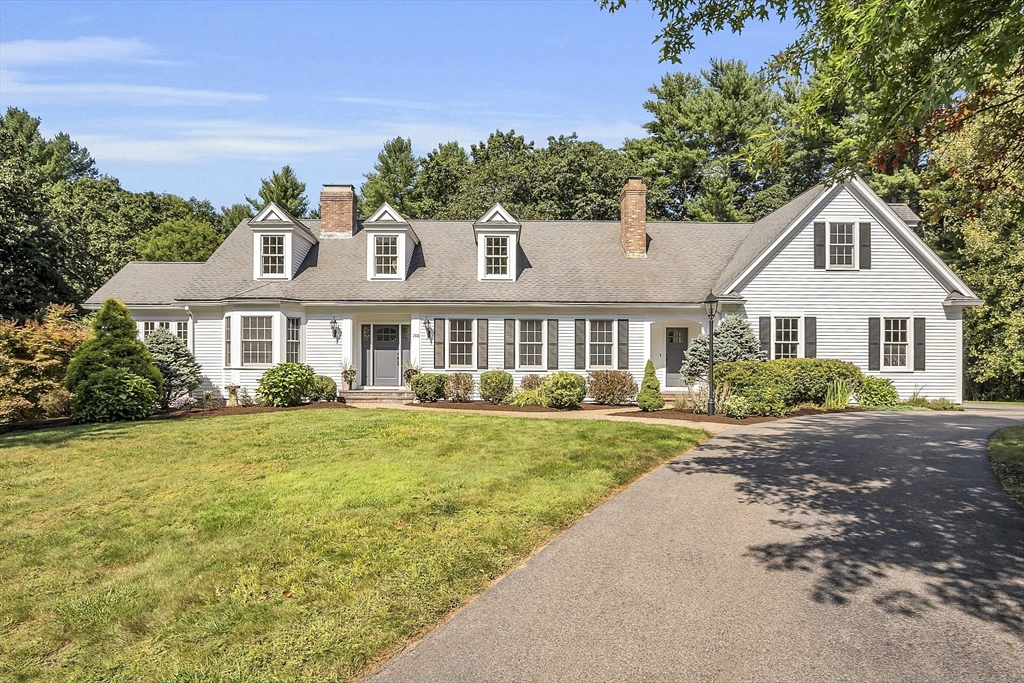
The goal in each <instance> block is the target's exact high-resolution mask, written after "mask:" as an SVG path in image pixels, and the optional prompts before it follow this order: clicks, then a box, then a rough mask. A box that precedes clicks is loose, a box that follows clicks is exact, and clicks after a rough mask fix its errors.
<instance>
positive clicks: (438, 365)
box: [434, 318, 444, 370]
mask: <svg viewBox="0 0 1024 683" xmlns="http://www.w3.org/2000/svg"><path fill="white" fill-rule="evenodd" d="M434 369H435V370H444V318H434Z"/></svg>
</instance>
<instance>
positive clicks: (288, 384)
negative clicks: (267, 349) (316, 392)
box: [256, 363, 314, 407]
mask: <svg viewBox="0 0 1024 683" xmlns="http://www.w3.org/2000/svg"><path fill="white" fill-rule="evenodd" d="M313 377H314V374H313V368H311V367H309V366H308V365H303V364H302V363H281V364H279V365H275V366H274V367H272V368H270V369H269V370H267V371H266V372H264V373H263V376H262V377H260V384H259V386H258V387H257V388H256V401H257V402H258V403H260V404H261V405H265V406H277V407H284V406H297V405H299V404H301V403H302V399H303V398H305V397H306V396H308V395H309V389H310V386H311V385H312V382H313Z"/></svg>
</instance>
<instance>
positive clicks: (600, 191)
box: [533, 133, 639, 220]
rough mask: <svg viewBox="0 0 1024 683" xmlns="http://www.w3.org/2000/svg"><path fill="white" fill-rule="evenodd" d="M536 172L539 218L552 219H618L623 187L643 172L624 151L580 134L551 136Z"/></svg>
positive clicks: (537, 160) (538, 156) (538, 155)
mask: <svg viewBox="0 0 1024 683" xmlns="http://www.w3.org/2000/svg"><path fill="white" fill-rule="evenodd" d="M533 167H534V189H533V194H534V200H533V201H534V204H535V207H536V214H537V216H538V217H540V218H543V219H547V220H613V219H614V220H617V219H618V218H619V212H620V208H619V193H620V192H621V191H622V186H623V184H624V183H625V182H626V179H627V178H628V177H629V176H631V175H637V174H638V172H639V169H638V168H637V167H636V165H634V164H632V163H631V160H630V159H629V158H628V157H627V156H626V155H625V154H623V153H622V152H620V151H619V150H615V149H608V148H607V147H605V146H604V145H602V144H601V143H599V142H593V141H582V140H580V139H579V138H578V137H577V136H576V134H575V133H573V134H572V135H569V136H565V135H560V136H558V137H557V138H556V137H549V138H548V144H547V146H546V147H543V148H541V149H540V150H538V151H537V153H536V157H535V159H534V160H533Z"/></svg>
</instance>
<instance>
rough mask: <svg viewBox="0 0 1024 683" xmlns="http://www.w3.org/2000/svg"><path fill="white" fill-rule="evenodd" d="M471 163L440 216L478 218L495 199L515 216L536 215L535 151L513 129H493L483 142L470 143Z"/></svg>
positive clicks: (532, 216)
mask: <svg viewBox="0 0 1024 683" xmlns="http://www.w3.org/2000/svg"><path fill="white" fill-rule="evenodd" d="M469 155H470V158H471V160H472V161H471V163H470V165H469V168H468V170H467V172H466V175H465V177H464V178H463V181H462V183H461V185H460V190H459V192H458V194H456V195H455V197H453V198H452V201H451V203H450V204H449V205H448V208H447V209H446V210H445V211H443V212H442V215H441V217H442V218H447V219H462V220H471V219H474V218H479V217H480V216H482V215H483V214H484V212H485V211H487V209H489V208H491V207H492V206H493V205H494V204H495V203H496V202H501V205H502V206H504V207H505V208H506V209H508V210H509V211H510V212H511V213H512V215H513V216H515V217H516V218H519V219H521V220H522V219H534V218H537V217H538V215H539V214H538V212H537V209H536V206H535V198H534V197H535V191H534V187H535V183H536V174H535V169H534V166H535V163H534V162H535V159H536V155H537V151H536V149H535V147H534V144H533V143H532V142H527V141H526V138H524V137H523V136H522V135H516V132H515V131H514V130H510V131H509V132H507V133H504V132H502V131H495V132H494V133H491V134H490V135H489V136H488V137H487V140H486V141H481V142H480V143H478V144H475V145H470V148H469Z"/></svg>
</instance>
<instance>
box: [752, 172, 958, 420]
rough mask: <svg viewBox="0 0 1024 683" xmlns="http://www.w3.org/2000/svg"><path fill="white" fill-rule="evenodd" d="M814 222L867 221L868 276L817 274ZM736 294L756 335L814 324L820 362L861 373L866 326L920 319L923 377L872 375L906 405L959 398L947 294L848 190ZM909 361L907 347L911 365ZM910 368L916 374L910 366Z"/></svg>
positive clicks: (954, 328) (954, 317) (954, 323)
mask: <svg viewBox="0 0 1024 683" xmlns="http://www.w3.org/2000/svg"><path fill="white" fill-rule="evenodd" d="M816 220H817V221H826V222H827V221H853V222H855V223H859V222H862V221H870V222H871V269H870V270H855V271H842V270H821V269H818V270H816V269H815V268H814V228H813V223H814V221H816ZM740 293H741V294H742V295H743V297H744V298H745V299H746V305H745V307H744V311H745V313H746V315H747V317H748V318H749V319H750V321H751V323H752V326H753V328H754V330H755V332H756V331H757V319H758V317H760V316H769V315H776V316H778V315H794V316H800V317H803V316H815V317H816V318H817V331H818V333H817V344H818V346H817V348H818V353H817V356H818V358H839V359H842V360H846V361H851V362H853V363H856V364H857V365H858V366H860V367H861V369H862V370H864V372H865V373H867V372H868V370H867V368H868V318H870V317H880V318H885V317H906V318H911V319H913V318H915V317H918V318H920V317H923V318H925V319H926V321H927V322H926V328H927V330H926V358H927V363H926V369H925V370H924V371H916V372H915V371H912V370H906V371H903V370H899V371H897V370H885V369H884V368H883V370H882V371H879V372H871V373H869V374H872V375H875V376H879V377H888V378H890V379H891V380H892V381H893V384H894V385H895V386H896V388H897V390H898V391H899V393H900V395H901V396H903V397H907V396H909V395H911V394H912V393H914V392H915V391H919V392H920V393H921V394H922V395H925V396H928V397H929V398H939V397H945V398H948V399H950V400H954V401H959V400H960V398H961V397H960V384H959V381H958V378H959V376H960V367H959V362H958V361H959V358H958V355H959V354H958V349H959V343H960V342H959V335H960V322H959V313H958V312H957V313H954V312H952V311H948V310H947V309H945V308H944V307H943V305H942V301H943V299H944V298H945V297H946V295H947V291H946V289H945V288H944V287H943V286H942V285H941V284H939V283H938V282H937V281H936V280H935V278H934V277H933V276H932V275H931V274H930V273H929V272H928V271H927V270H926V269H925V267H924V266H922V265H921V264H920V263H919V262H918V261H917V259H916V258H915V257H914V256H913V255H911V254H910V253H909V252H908V251H907V250H906V249H905V248H904V247H903V246H902V245H901V244H900V243H899V242H898V241H897V240H896V239H895V238H894V237H893V236H892V234H891V233H890V232H889V230H888V229H887V228H885V227H884V226H882V225H881V224H879V222H878V221H877V220H876V219H874V218H873V217H872V216H871V214H870V213H869V212H868V211H867V210H866V209H865V208H864V207H863V206H861V204H860V203H859V202H858V201H857V199H855V198H854V197H853V196H852V195H851V194H850V193H849V192H847V191H846V190H845V189H844V190H842V191H841V192H840V193H839V194H838V195H837V196H836V197H835V198H834V199H833V200H832V201H831V202H829V203H828V204H827V205H826V206H825V207H823V208H822V210H821V211H820V212H819V213H818V214H817V215H815V216H811V217H809V218H808V219H807V221H806V222H805V223H804V224H803V225H801V226H800V228H799V230H798V231H797V232H796V234H795V235H794V236H793V237H792V239H791V240H790V241H789V242H788V243H787V244H786V245H785V246H784V247H783V248H782V249H781V251H780V252H779V253H778V254H776V256H775V257H774V258H773V259H771V260H770V261H769V262H768V263H767V264H765V265H764V266H763V267H762V268H761V269H760V270H759V271H758V272H756V273H755V274H754V276H753V277H752V278H751V279H750V280H749V282H748V283H747V284H746V285H745V286H744V287H743V288H742V290H741V292H740ZM802 324H803V321H801V326H802ZM910 326H911V328H912V327H913V321H912V320H911V321H910ZM801 335H802V332H801ZM801 339H802V336H801ZM800 353H801V354H802V353H803V344H802V343H801V347H800ZM912 355H913V345H912V340H911V347H910V353H909V356H910V357H911V359H912ZM908 363H909V366H910V368H913V362H912V360H908Z"/></svg>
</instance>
